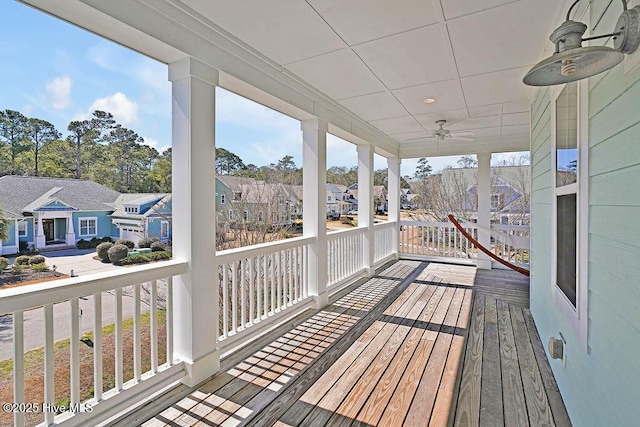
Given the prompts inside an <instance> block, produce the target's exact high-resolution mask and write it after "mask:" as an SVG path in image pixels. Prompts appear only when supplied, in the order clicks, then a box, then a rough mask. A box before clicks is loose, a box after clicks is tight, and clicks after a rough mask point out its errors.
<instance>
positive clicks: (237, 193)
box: [233, 191, 242, 200]
mask: <svg viewBox="0 0 640 427" xmlns="http://www.w3.org/2000/svg"><path fill="white" fill-rule="evenodd" d="M240 199H242V192H241V191H234V192H233V200H240Z"/></svg>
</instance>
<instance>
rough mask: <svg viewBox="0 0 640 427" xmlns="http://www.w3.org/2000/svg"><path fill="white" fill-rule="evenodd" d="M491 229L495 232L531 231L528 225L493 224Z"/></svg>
mask: <svg viewBox="0 0 640 427" xmlns="http://www.w3.org/2000/svg"><path fill="white" fill-rule="evenodd" d="M491 228H493V229H495V230H505V231H506V230H514V231H529V229H530V228H529V226H528V225H506V224H491Z"/></svg>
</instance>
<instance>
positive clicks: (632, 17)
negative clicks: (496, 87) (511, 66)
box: [522, 0, 640, 86]
mask: <svg viewBox="0 0 640 427" xmlns="http://www.w3.org/2000/svg"><path fill="white" fill-rule="evenodd" d="M579 1H580V0H576V1H575V2H574V3H573V4H572V5H571V7H570V8H569V12H567V20H566V21H565V22H563V23H562V25H560V26H559V27H558V28H556V30H555V31H554V32H553V33H551V36H550V37H549V39H550V40H551V42H552V43H553V44H554V46H555V47H556V49H555V53H554V54H553V55H552V56H551V57H549V58H547V59H544V60H542V61H540V62H539V63H537V64H536V65H534V66H533V67H532V68H531V69H530V70H529V72H528V73H527V74H526V75H525V76H524V78H523V79H522V81H523V83H524V84H526V85H529V86H552V85H557V84H563V83H569V82H573V81H576V80H581V79H584V78H587V77H591V76H595V75H596V74H599V73H602V72H604V71H607V70H609V69H611V68H613V67H615V66H616V65H618V64H619V63H620V62H622V60H623V59H624V54H625V53H626V54H630V53H633V52H634V51H635V50H636V49H637V48H638V45H639V44H640V6H635V7H634V8H632V9H627V1H626V0H622V3H623V9H624V11H623V12H622V14H621V15H620V17H619V18H618V22H617V24H616V31H615V32H613V33H610V34H604V35H601V36H595V37H587V38H583V37H582V36H583V35H584V33H585V31H586V30H587V26H586V25H585V24H583V23H582V22H576V21H572V20H570V19H569V15H570V14H571V10H572V9H573V7H574V6H576V5H577V4H578V3H579ZM603 37H613V41H614V47H613V48H610V47H606V46H585V47H583V46H582V42H583V41H587V40H593V39H598V38H603Z"/></svg>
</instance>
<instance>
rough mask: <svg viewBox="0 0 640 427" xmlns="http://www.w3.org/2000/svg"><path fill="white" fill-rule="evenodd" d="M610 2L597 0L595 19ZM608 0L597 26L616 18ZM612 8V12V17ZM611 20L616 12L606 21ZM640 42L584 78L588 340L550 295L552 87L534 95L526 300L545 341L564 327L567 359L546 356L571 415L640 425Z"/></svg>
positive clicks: (588, 421) (577, 421)
mask: <svg viewBox="0 0 640 427" xmlns="http://www.w3.org/2000/svg"><path fill="white" fill-rule="evenodd" d="M608 3H609V2H606V1H604V0H596V1H595V2H594V3H593V6H592V10H591V22H590V23H589V27H590V28H592V27H593V25H594V23H595V21H596V20H597V19H598V18H599V17H600V16H601V15H602V14H603V11H604V9H605V7H606V6H607V5H608ZM619 6H620V5H619V4H617V3H614V4H612V5H611V6H610V9H615V11H607V12H606V13H605V14H604V17H605V18H603V19H605V20H606V21H607V23H606V24H601V25H599V26H598V29H597V30H596V33H601V32H603V31H604V30H605V29H606V28H613V26H614V23H615V19H616V18H617V15H618V14H619V13H620V10H619ZM612 16H613V18H612ZM609 21H613V22H609ZM639 55H640V52H636V53H634V55H633V57H636V58H632V57H626V58H625V62H623V63H622V64H620V65H619V66H617V67H615V68H613V69H612V70H610V71H608V72H606V73H603V74H602V75H599V76H595V77H593V78H591V79H590V80H589V82H588V83H589V112H588V116H589V171H588V172H589V173H588V175H589V224H588V227H589V229H588V246H589V256H588V266H589V267H588V274H589V277H588V294H589V305H588V347H587V348H585V347H584V346H583V345H582V344H581V343H580V340H579V337H578V334H577V331H575V329H574V327H573V326H572V325H571V324H570V323H569V322H568V321H567V318H566V317H565V316H564V315H563V314H561V313H560V312H559V311H558V309H557V308H556V305H555V303H554V301H553V294H552V290H553V288H552V285H551V263H552V259H551V253H552V244H553V239H554V238H555V237H554V236H552V234H551V233H552V232H551V230H552V222H551V221H552V218H551V217H552V207H551V206H552V205H551V201H552V197H553V192H552V189H551V182H552V180H551V157H550V155H551V146H552V140H551V126H550V119H551V108H552V105H551V103H550V91H549V89H539V90H538V91H537V92H536V93H535V95H534V97H533V101H532V109H531V110H532V121H531V164H532V192H533V194H532V207H531V210H532V231H531V251H532V274H531V310H532V312H533V315H534V318H535V320H536V324H537V326H538V329H539V332H540V336H541V337H542V340H543V342H546V341H547V339H548V338H549V337H550V336H556V337H557V336H558V332H561V333H562V334H563V336H564V337H565V339H566V340H567V345H566V347H565V351H566V366H563V364H562V362H561V361H559V360H551V366H552V369H553V371H554V374H555V376H556V380H557V382H558V386H559V388H560V390H561V393H562V396H563V399H564V401H565V404H566V406H567V410H568V411H569V415H570V417H571V420H572V422H573V424H574V425H580V426H601V425H636V424H637V422H638V420H639V419H640V407H639V406H638V405H637V397H638V396H640V378H639V373H640V358H639V357H638V354H640V281H639V280H638V277H640V263H638V259H640V245H639V244H638V242H639V241H640V224H639V223H638V222H637V221H636V218H638V217H639V216H640V191H638V183H640V144H639V143H638V140H640V114H638V111H639V108H640V67H635V69H632V70H629V69H625V67H626V68H629V65H628V64H626V62H627V61H637V60H638V58H640V56H639Z"/></svg>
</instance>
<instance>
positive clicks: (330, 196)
mask: <svg viewBox="0 0 640 427" xmlns="http://www.w3.org/2000/svg"><path fill="white" fill-rule="evenodd" d="M357 208H358V201H357V200H356V199H355V198H354V197H353V195H351V194H349V193H348V192H347V186H346V185H340V184H329V183H328V184H327V212H338V213H340V214H346V213H347V212H349V211H352V210H355V209H357Z"/></svg>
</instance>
